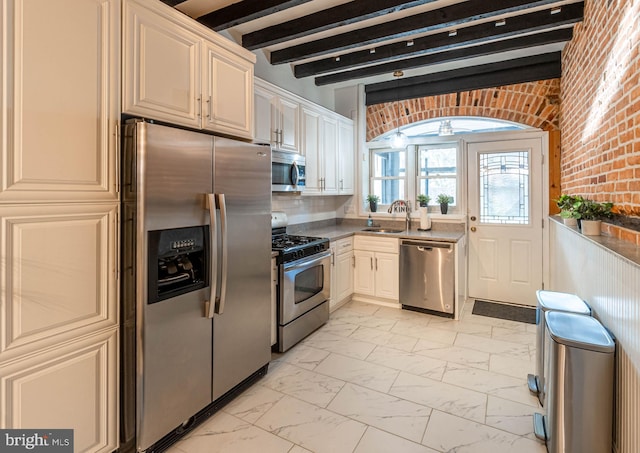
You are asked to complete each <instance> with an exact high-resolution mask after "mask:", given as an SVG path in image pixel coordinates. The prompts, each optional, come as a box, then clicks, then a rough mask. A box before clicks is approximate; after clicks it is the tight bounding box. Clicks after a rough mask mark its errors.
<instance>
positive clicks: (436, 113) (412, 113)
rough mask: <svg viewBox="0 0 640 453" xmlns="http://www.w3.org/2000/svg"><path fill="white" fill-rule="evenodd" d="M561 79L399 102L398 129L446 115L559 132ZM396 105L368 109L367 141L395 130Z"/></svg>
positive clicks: (388, 104) (390, 103) (369, 107)
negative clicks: (495, 119) (482, 118)
mask: <svg viewBox="0 0 640 453" xmlns="http://www.w3.org/2000/svg"><path fill="white" fill-rule="evenodd" d="M559 99H560V79H551V80H541V81H538V82H529V83H520V84H515V85H508V86H501V87H497V88H489V89H483V90H472V91H464V92H461V93H453V94H444V95H439V96H429V97H424V98H418V99H407V100H404V101H400V106H399V110H400V126H404V125H406V124H410V123H415V122H419V121H424V120H427V119H431V118H440V117H446V116H481V117H485V118H498V119H502V120H508V121H513V122H516V123H521V124H526V125H528V126H533V127H537V128H540V129H543V130H546V131H553V130H558V129H559V113H560V108H559V107H560V106H559ZM396 109H397V106H396V103H395V102H388V103H384V104H377V105H370V106H368V107H367V141H369V140H372V139H374V138H375V137H378V136H379V135H382V134H384V133H385V132H389V131H390V130H392V129H395V128H397V127H398V121H397V115H396Z"/></svg>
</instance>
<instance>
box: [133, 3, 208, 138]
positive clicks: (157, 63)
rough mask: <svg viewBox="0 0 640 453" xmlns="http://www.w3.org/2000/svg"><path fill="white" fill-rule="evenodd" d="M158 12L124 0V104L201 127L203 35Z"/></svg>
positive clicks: (140, 112) (151, 115) (159, 117)
mask: <svg viewBox="0 0 640 453" xmlns="http://www.w3.org/2000/svg"><path fill="white" fill-rule="evenodd" d="M158 11H159V9H158ZM158 11H152V10H150V9H148V8H147V7H146V6H144V5H142V3H137V2H136V1H134V0H130V1H127V2H124V14H123V16H124V25H123V27H124V46H123V49H124V55H123V62H124V63H123V64H124V78H123V82H124V102H123V106H122V109H123V111H124V113H130V114H132V115H140V116H144V117H147V118H153V119H157V120H162V121H167V122H170V123H175V124H181V125H184V126H189V127H194V128H199V127H200V125H201V121H200V120H201V116H200V115H201V109H202V106H201V104H202V99H201V93H202V91H201V89H200V77H201V73H200V59H201V58H202V55H201V52H202V39H201V38H200V37H199V36H197V35H196V34H195V33H192V32H191V31H189V30H188V29H186V28H184V26H183V25H182V24H179V23H176V22H175V21H174V20H173V18H172V17H169V16H166V15H164V14H162V13H160V12H158Z"/></svg>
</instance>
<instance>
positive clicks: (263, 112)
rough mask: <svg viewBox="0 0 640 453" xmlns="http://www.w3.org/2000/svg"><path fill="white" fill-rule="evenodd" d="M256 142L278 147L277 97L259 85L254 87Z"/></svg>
mask: <svg viewBox="0 0 640 453" xmlns="http://www.w3.org/2000/svg"><path fill="white" fill-rule="evenodd" d="M253 99H254V103H253V107H254V109H255V114H254V119H255V131H254V135H255V140H256V141H257V142H258V143H263V144H265V145H266V144H271V146H276V141H277V134H276V114H275V113H276V108H277V105H276V103H277V97H276V95H275V94H274V93H272V92H271V91H269V90H266V89H264V88H262V87H260V86H258V85H255V86H254V97H253Z"/></svg>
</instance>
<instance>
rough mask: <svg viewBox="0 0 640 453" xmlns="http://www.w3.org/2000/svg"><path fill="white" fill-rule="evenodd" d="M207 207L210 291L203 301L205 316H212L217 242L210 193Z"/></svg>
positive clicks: (216, 267) (212, 199) (214, 299)
mask: <svg viewBox="0 0 640 453" xmlns="http://www.w3.org/2000/svg"><path fill="white" fill-rule="evenodd" d="M207 208H209V221H210V224H209V255H210V257H211V263H210V264H211V265H210V266H209V278H210V284H209V287H210V288H211V292H210V295H209V300H208V301H206V302H205V303H204V309H205V316H206V317H207V318H213V315H214V310H215V305H216V304H215V301H216V295H217V293H218V278H217V277H218V254H217V253H216V252H215V244H217V243H218V226H217V225H216V199H215V195H214V194H212V193H208V194H207Z"/></svg>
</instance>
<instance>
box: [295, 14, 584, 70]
mask: <svg viewBox="0 0 640 453" xmlns="http://www.w3.org/2000/svg"><path fill="white" fill-rule="evenodd" d="M583 10H584V2H580V3H575V4H572V5H565V6H563V7H562V9H561V10H560V12H557V13H555V14H551V12H550V10H544V11H536V12H534V13H529V14H523V15H520V16H515V17H510V18H508V19H507V20H506V21H505V24H504V25H503V26H500V27H496V26H495V23H494V22H493V21H491V22H485V23H483V24H479V25H474V26H471V27H465V28H460V29H458V30H456V34H455V35H454V36H452V35H451V34H450V32H443V33H438V34H435V35H429V36H425V37H422V38H416V39H413V40H412V41H411V43H412V45H411V46H409V45H407V41H402V42H395V43H393V44H387V45H383V46H379V47H376V48H375V53H372V51H371V50H369V49H365V50H359V51H356V52H352V53H348V54H343V55H340V59H339V61H338V59H336V58H324V59H322V60H316V61H312V62H310V63H303V64H300V65H296V66H294V74H295V76H296V77H298V78H300V77H308V76H313V75H318V74H324V73H328V72H335V71H340V70H345V69H349V68H354V67H357V66H362V65H365V64H371V63H375V62H384V61H389V60H393V59H397V58H400V57H403V58H404V57H409V56H417V55H424V54H426V53H434V52H438V51H443V50H449V49H454V48H459V47H462V46H469V45H477V44H482V43H484V42H487V41H491V40H495V39H503V38H508V37H513V36H516V35H520V34H523V33H532V32H540V31H542V30H545V29H550V28H553V27H558V26H563V25H570V24H575V23H576V22H579V21H581V20H582V17H583Z"/></svg>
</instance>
